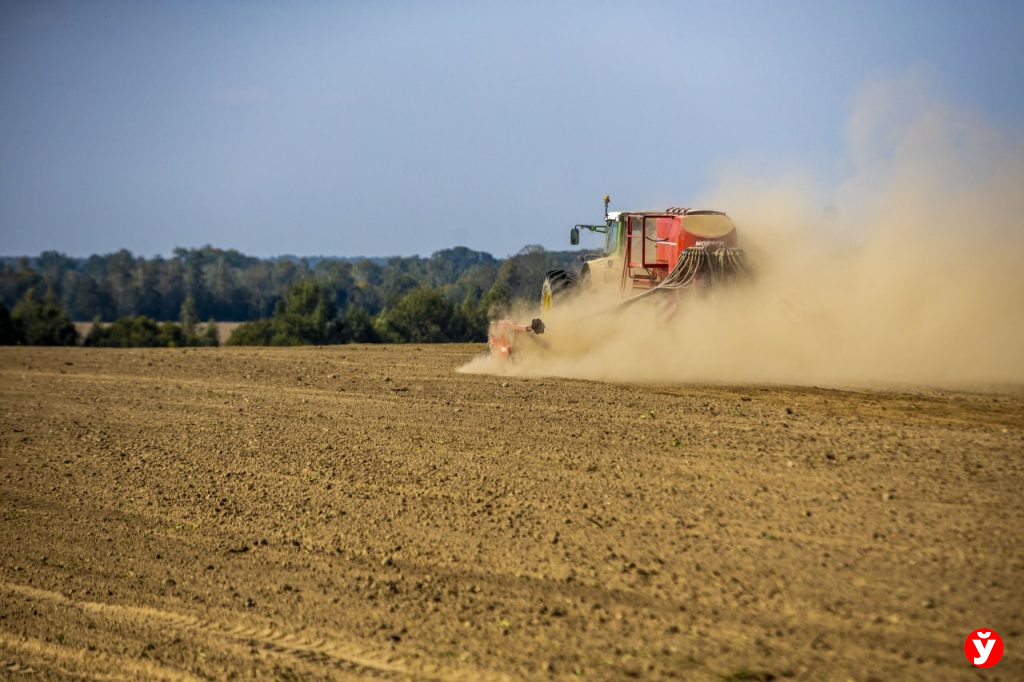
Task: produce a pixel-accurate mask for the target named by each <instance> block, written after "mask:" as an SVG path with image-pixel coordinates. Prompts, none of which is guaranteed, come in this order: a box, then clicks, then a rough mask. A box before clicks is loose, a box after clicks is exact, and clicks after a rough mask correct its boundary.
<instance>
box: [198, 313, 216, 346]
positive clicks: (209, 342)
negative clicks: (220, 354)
mask: <svg viewBox="0 0 1024 682" xmlns="http://www.w3.org/2000/svg"><path fill="white" fill-rule="evenodd" d="M198 339H199V344H198V345H200V346H219V345H220V329H218V328H217V323H216V322H214V321H213V320H212V319H211V320H208V321H207V323H206V326H205V327H203V332H202V333H201V334H200V335H199V337H198Z"/></svg>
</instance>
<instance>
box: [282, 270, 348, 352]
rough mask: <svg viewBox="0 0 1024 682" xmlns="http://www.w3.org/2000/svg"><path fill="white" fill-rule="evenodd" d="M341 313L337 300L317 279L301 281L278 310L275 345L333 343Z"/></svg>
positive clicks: (294, 286) (290, 291) (293, 287)
mask: <svg viewBox="0 0 1024 682" xmlns="http://www.w3.org/2000/svg"><path fill="white" fill-rule="evenodd" d="M337 315H338V309H337V308H336V307H335V305H334V301H333V300H332V298H331V297H330V296H328V295H327V292H326V291H324V289H323V287H321V286H320V285H319V284H318V283H317V282H316V281H314V280H312V279H307V280H303V281H301V282H297V283H296V284H295V285H293V286H292V288H291V290H289V292H288V295H287V296H286V297H285V299H284V301H282V302H281V305H280V306H279V308H278V310H277V311H276V312H275V313H274V327H275V330H274V345H276V346H291V345H296V344H302V343H331V341H332V340H334V336H335V334H336V332H337V320H336V319H335V318H336V317H337Z"/></svg>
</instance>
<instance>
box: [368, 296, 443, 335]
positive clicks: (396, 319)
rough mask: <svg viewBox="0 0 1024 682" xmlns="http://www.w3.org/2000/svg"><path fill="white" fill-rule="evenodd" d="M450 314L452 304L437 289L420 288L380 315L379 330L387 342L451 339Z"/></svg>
mask: <svg viewBox="0 0 1024 682" xmlns="http://www.w3.org/2000/svg"><path fill="white" fill-rule="evenodd" d="M453 314H454V308H453V306H452V304H451V303H449V302H448V300H447V299H446V298H445V297H444V294H443V293H441V291H440V290H438V289H434V288H430V287H421V288H419V289H415V290H413V291H410V292H409V293H407V294H406V295H405V296H403V297H402V298H401V299H399V301H398V303H397V304H396V305H395V307H393V308H391V309H390V310H387V311H385V312H384V313H382V314H381V329H382V331H383V333H384V334H383V335H384V338H385V340H388V341H395V342H403V341H409V342H412V343H437V342H442V341H450V340H451V324H452V316H453Z"/></svg>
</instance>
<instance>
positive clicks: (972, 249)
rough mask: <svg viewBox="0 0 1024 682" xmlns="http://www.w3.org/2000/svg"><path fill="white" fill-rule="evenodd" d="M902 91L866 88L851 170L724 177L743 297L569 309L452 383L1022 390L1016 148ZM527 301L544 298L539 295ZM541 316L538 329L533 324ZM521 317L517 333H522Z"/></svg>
mask: <svg viewBox="0 0 1024 682" xmlns="http://www.w3.org/2000/svg"><path fill="white" fill-rule="evenodd" d="M922 90H924V88H922V87H921V85H920V83H917V82H914V79H909V81H906V80H905V81H900V82H890V83H878V84H876V85H874V86H871V87H869V88H867V89H866V90H865V91H864V92H863V93H862V94H861V96H860V97H859V99H858V101H857V102H856V104H855V106H854V110H853V114H852V116H851V117H850V120H849V122H848V126H847V141H848V145H849V150H848V154H847V156H848V159H846V161H847V163H848V164H849V166H850V168H851V170H852V172H851V173H850V174H849V177H848V179H847V180H846V181H845V182H843V183H841V184H840V185H839V186H837V187H833V188H823V187H820V186H816V183H815V182H814V181H813V179H811V178H808V177H801V176H799V175H796V174H794V175H793V176H790V177H787V178H784V179H780V180H765V179H757V178H745V177H742V176H726V177H725V178H724V179H723V180H722V181H721V183H720V185H719V187H718V188H717V189H716V190H715V191H714V192H712V193H711V194H710V195H709V196H707V197H704V200H703V201H702V202H700V204H699V205H701V206H704V207H709V208H719V209H722V210H725V211H727V212H728V213H729V214H730V215H732V217H733V219H734V220H735V221H736V223H737V226H738V229H739V234H740V244H741V246H742V247H743V248H744V249H745V250H746V252H747V256H748V262H749V263H750V265H751V266H752V268H753V270H754V271H755V273H756V274H755V276H754V278H753V279H752V281H751V282H750V283H748V284H746V285H740V286H735V287H732V288H730V289H728V290H720V291H716V292H714V293H713V294H712V295H711V296H707V297H692V298H685V299H681V301H680V306H679V311H678V313H677V314H676V315H675V317H674V318H672V319H671V321H668V322H666V321H665V319H663V316H659V314H658V312H657V311H656V310H655V309H654V306H644V305H636V306H632V307H630V308H628V309H627V310H626V311H625V312H623V313H617V314H604V315H600V314H598V315H593V314H592V313H593V312H594V311H595V310H598V309H607V308H608V300H607V299H604V300H601V301H595V300H593V297H591V298H590V299H584V298H581V299H578V300H577V301H576V302H575V303H574V304H573V305H572V307H571V309H563V310H561V311H552V313H549V314H548V315H547V316H546V317H545V323H546V324H547V329H548V331H547V334H545V335H544V337H541V338H539V339H537V340H536V342H535V343H529V344H527V346H528V347H524V348H522V349H521V350H522V352H520V353H519V354H518V360H517V361H516V362H514V363H510V362H497V361H495V360H492V359H486V358H479V359H476V360H474V361H472V362H471V363H469V365H467V366H466V367H464V368H463V369H462V371H468V372H499V373H508V374H517V375H527V376H541V375H544V376H563V377H573V378H582V379H594V380H608V381H627V382H659V383H671V382H712V383H785V384H819V385H822V384H825V385H865V386H868V385H886V384H897V383H910V384H915V385H931V386H949V385H953V386H957V385H984V384H1019V383H1022V382H1024V147H1022V145H1021V140H1020V137H1019V134H1020V131H1006V130H999V129H998V128H997V127H995V126H993V125H990V124H986V123H984V122H983V121H981V120H980V119H979V118H978V117H977V116H975V115H973V114H972V113H971V112H967V111H963V110H959V109H957V108H955V107H952V106H948V105H942V104H938V103H936V102H935V101H933V100H930V99H929V98H928V97H927V96H925V95H921V94H919V93H920V92H922ZM538 288H539V287H538ZM534 314H537V313H534ZM528 321H529V318H528V317H527V322H528Z"/></svg>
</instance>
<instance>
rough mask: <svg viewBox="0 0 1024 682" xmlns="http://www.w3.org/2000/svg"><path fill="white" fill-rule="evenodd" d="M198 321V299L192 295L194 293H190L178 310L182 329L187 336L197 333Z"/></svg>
mask: <svg viewBox="0 0 1024 682" xmlns="http://www.w3.org/2000/svg"><path fill="white" fill-rule="evenodd" d="M198 321H199V314H198V313H197V312H196V299H194V298H193V297H192V294H188V295H187V296H185V300H184V301H183V302H182V304H181V310H179V311H178V323H179V324H180V325H181V331H182V332H184V334H185V335H186V336H192V335H193V334H195V333H196V323H197V322H198Z"/></svg>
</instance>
